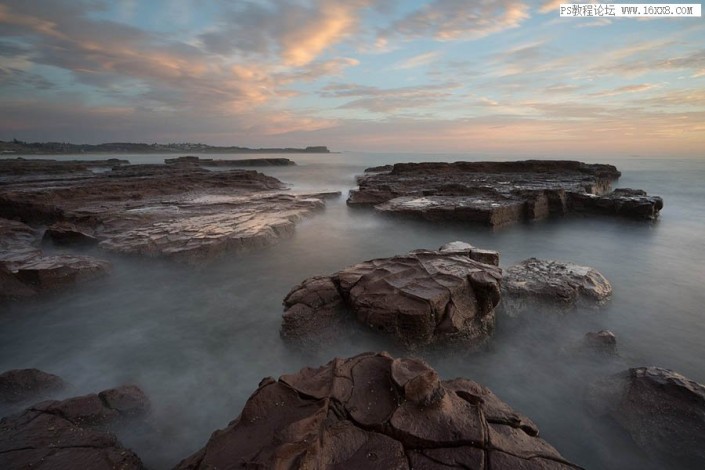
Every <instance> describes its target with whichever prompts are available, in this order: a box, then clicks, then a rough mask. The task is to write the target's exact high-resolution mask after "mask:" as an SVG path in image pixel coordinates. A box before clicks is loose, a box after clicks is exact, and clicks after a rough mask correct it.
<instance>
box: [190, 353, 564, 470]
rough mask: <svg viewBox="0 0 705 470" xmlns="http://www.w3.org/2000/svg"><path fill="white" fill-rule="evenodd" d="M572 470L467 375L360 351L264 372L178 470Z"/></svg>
mask: <svg viewBox="0 0 705 470" xmlns="http://www.w3.org/2000/svg"><path fill="white" fill-rule="evenodd" d="M237 466H242V467H258V468H291V469H293V468H365V469H392V468H395V469H409V468H432V469H433V468H437V469H448V468H458V469H460V468H477V469H489V468H492V469H493V470H500V469H516V468H526V469H544V468H555V469H569V468H577V467H575V466H574V465H572V464H571V463H569V462H567V461H566V460H565V459H564V458H563V457H562V456H561V455H560V454H559V453H558V451H556V450H555V449H554V448H553V447H552V446H551V445H550V444H548V443H547V442H546V441H544V440H543V439H541V438H540V437H538V429H537V428H536V426H535V425H534V424H533V423H532V422H531V420H529V419H528V418H526V417H524V416H522V415H520V414H518V413H516V412H515V411H513V410H512V409H511V408H510V407H509V406H508V405H507V404H506V403H504V402H502V401H501V400H500V399H499V398H497V397H496V396H495V395H494V394H493V393H492V392H491V391H490V390H488V389H487V388H485V387H483V386H481V385H479V384H477V383H475V382H472V381H470V380H466V379H455V380H447V381H441V380H440V378H439V377H438V374H437V373H436V372H435V371H434V370H433V369H432V368H430V367H429V366H428V365H427V364H425V363H424V362H422V361H420V360H416V359H394V358H392V357H390V356H388V355H387V354H385V353H381V354H374V353H365V354H361V355H359V356H355V357H352V358H348V359H334V360H333V361H331V362H329V363H328V364H326V365H325V366H323V367H320V368H317V369H311V368H305V369H302V370H301V371H300V372H298V373H296V374H291V375H284V376H282V377H281V378H280V379H279V380H278V381H275V380H273V379H271V378H267V379H264V380H263V381H262V382H261V383H260V386H259V388H258V389H257V390H256V391H255V392H254V393H253V394H252V396H251V397H250V398H249V400H248V401H247V404H246V405H245V408H244V409H243V410H242V413H241V414H240V416H239V417H238V418H237V419H235V420H234V421H233V422H232V423H230V425H229V426H228V427H227V428H225V429H223V430H220V431H216V432H215V433H214V434H213V435H212V436H211V438H210V440H209V441H208V443H207V444H206V446H205V447H203V448H202V449H201V450H200V451H198V452H196V453H195V454H194V455H192V456H191V457H189V458H187V459H185V460H183V461H182V462H181V463H180V464H179V465H178V467H177V468H179V469H206V468H231V467H233V468H234V467H237Z"/></svg>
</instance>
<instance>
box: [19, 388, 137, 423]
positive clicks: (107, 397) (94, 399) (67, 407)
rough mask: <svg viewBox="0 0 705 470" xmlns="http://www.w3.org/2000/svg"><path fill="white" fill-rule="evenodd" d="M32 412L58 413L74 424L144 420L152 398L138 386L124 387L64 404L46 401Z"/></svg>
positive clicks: (78, 398) (68, 400)
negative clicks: (130, 419) (142, 417)
mask: <svg viewBox="0 0 705 470" xmlns="http://www.w3.org/2000/svg"><path fill="white" fill-rule="evenodd" d="M31 409H33V410H37V411H44V412H47V413H53V414H59V415H61V416H62V417H64V418H66V419H68V420H69V421H71V422H72V423H74V424H78V425H89V426H99V425H106V424H111V423H114V422H116V421H118V420H121V419H126V418H135V417H141V416H144V415H146V414H147V412H148V411H149V409H150V404H149V399H148V398H147V396H146V395H145V394H144V392H143V391H142V390H141V389H140V388H139V387H137V386H136V385H123V386H120V387H117V388H111V389H108V390H103V391H102V392H100V393H91V394H89V395H84V396H80V397H73V398H68V399H66V400H62V401H45V402H42V403H38V404H36V405H34V406H33V407H32V408H31Z"/></svg>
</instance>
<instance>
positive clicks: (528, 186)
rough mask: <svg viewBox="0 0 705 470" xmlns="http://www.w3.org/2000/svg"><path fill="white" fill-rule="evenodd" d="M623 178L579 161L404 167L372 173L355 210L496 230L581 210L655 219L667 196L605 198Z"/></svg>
mask: <svg viewBox="0 0 705 470" xmlns="http://www.w3.org/2000/svg"><path fill="white" fill-rule="evenodd" d="M619 176H620V172H619V171H617V169H616V168H615V167H614V166H612V165H600V164H586V163H582V162H577V161H547V160H527V161H517V162H455V163H397V164H395V165H394V166H391V167H389V166H380V167H374V168H368V169H367V170H365V174H364V175H363V176H360V177H358V184H359V188H358V189H357V190H353V191H350V196H349V198H348V204H350V205H373V206H374V207H375V209H377V210H378V211H380V212H384V213H394V214H402V215H413V216H418V217H422V218H424V219H427V220H433V221H438V220H458V221H464V222H474V223H480V224H484V225H490V226H494V227H497V226H502V225H507V224H511V223H514V222H518V221H523V220H535V219H542V218H545V217H548V216H549V215H554V214H555V215H563V214H567V213H569V212H574V211H578V212H598V213H604V214H610V215H622V216H629V217H637V218H655V217H656V216H657V215H658V212H659V211H660V210H661V208H662V207H663V201H662V200H661V198H658V197H648V196H646V193H644V192H643V191H638V190H615V191H614V192H613V193H610V194H608V195H605V194H606V193H607V192H608V191H609V190H610V186H611V184H612V181H613V180H616V179H617V178H619Z"/></svg>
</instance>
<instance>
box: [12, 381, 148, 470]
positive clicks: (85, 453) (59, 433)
mask: <svg viewBox="0 0 705 470" xmlns="http://www.w3.org/2000/svg"><path fill="white" fill-rule="evenodd" d="M121 389H122V387H121V388H118V389H113V390H107V391H105V392H101V394H106V395H107V396H110V397H116V396H117V397H122V396H123V392H124V390H123V392H116V390H121ZM134 389H136V390H139V389H137V388H136V387H134ZM134 389H133V388H132V387H128V388H127V391H129V393H130V394H135V393H136V391H135V390H134ZM139 393H141V391H140V392H139ZM142 396H143V394H142ZM117 401H118V402H120V406H122V405H123V399H122V398H119V399H117ZM122 416H123V415H122V414H121V411H120V410H118V409H117V408H115V409H114V408H110V407H109V406H108V405H106V403H105V402H104V401H103V400H102V399H101V398H100V397H99V395H96V394H91V395H86V396H83V397H75V398H69V399H68V400H63V401H48V402H43V403H39V404H37V405H35V406H33V407H31V408H29V409H27V410H25V411H24V412H23V413H21V414H18V415H14V416H10V417H7V418H3V419H2V420H0V468H7V469H24V468H51V469H67V470H68V469H74V468H86V469H88V468H90V469H96V470H101V469H105V470H114V469H121V470H133V469H134V470H137V469H142V468H143V466H142V462H141V461H140V459H139V458H138V457H137V456H136V455H135V454H134V453H133V452H132V451H130V450H129V449H126V448H124V447H123V446H122V445H121V444H120V443H119V442H118V441H117V438H116V437H115V436H114V435H113V434H111V433H109V432H106V431H104V430H101V429H98V428H96V427H95V426H97V425H105V424H109V423H112V422H114V421H115V420H116V419H118V418H121V417H122Z"/></svg>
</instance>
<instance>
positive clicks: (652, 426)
mask: <svg viewBox="0 0 705 470" xmlns="http://www.w3.org/2000/svg"><path fill="white" fill-rule="evenodd" d="M588 402H589V404H590V405H591V408H592V409H593V411H595V412H596V413H597V414H598V415H606V416H609V417H611V418H612V419H614V420H615V421H616V422H617V423H619V425H621V426H622V427H623V428H624V429H625V430H626V431H627V432H628V433H629V434H630V435H631V437H632V439H634V442H636V443H637V444H638V445H639V446H641V448H642V449H644V451H646V452H647V453H648V454H649V455H650V456H651V457H652V458H654V459H657V460H659V461H661V462H663V463H664V464H667V465H668V466H669V468H705V386H704V385H702V384H699V383H697V382H695V381H693V380H690V379H688V378H687V377H684V376H683V375H681V374H678V373H677V372H674V371H672V370H668V369H662V368H660V367H638V368H633V369H629V370H627V371H625V372H622V373H620V374H617V375H614V376H612V377H608V378H605V379H603V380H600V381H598V382H596V383H594V384H592V385H591V386H590V388H589V389H588Z"/></svg>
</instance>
